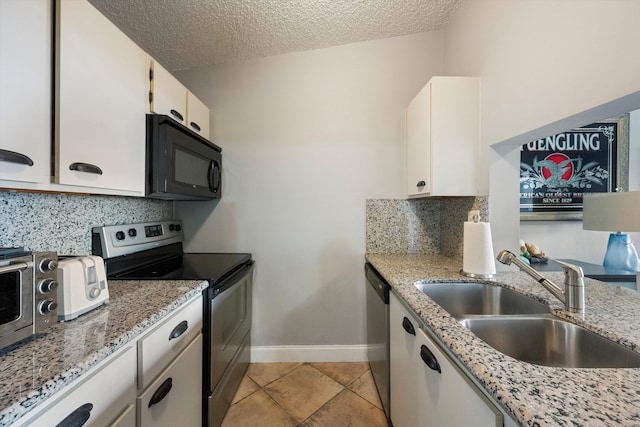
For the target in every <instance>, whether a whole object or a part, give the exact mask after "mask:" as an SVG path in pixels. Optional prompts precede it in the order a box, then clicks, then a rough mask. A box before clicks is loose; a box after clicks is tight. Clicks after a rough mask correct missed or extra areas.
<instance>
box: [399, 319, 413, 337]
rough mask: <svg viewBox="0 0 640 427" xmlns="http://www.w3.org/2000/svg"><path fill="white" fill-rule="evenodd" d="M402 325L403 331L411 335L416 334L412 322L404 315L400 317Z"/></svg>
mask: <svg viewBox="0 0 640 427" xmlns="http://www.w3.org/2000/svg"><path fill="white" fill-rule="evenodd" d="M402 327H403V328H404V330H405V331H407V333H408V334H411V335H415V334H416V330H415V329H414V327H413V324H412V323H411V320H409V319H407V318H406V317H405V318H404V319H402Z"/></svg>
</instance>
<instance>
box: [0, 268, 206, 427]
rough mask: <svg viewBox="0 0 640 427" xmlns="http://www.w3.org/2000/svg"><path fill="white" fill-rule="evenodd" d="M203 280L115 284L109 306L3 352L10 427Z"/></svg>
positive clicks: (3, 395)
mask: <svg viewBox="0 0 640 427" xmlns="http://www.w3.org/2000/svg"><path fill="white" fill-rule="evenodd" d="M207 285H208V283H207V282H206V281H204V282H203V281H198V280H171V281H157V280H140V281H132V280H122V281H116V280H113V281H109V303H108V304H107V305H104V306H102V307H100V308H97V309H95V310H93V311H91V312H89V313H86V314H84V315H82V316H80V317H78V318H77V319H74V320H72V321H69V322H64V323H57V324H56V325H54V326H53V327H52V328H51V329H49V330H48V331H47V333H46V334H42V335H39V336H36V337H33V338H30V339H29V340H26V341H25V342H23V343H19V344H16V345H14V346H11V347H8V348H6V349H4V350H2V352H0V426H8V425H11V424H12V423H13V422H15V421H16V420H18V419H19V418H20V417H22V416H23V415H25V414H26V413H28V412H29V411H31V410H32V409H34V408H35V407H36V406H37V405H38V404H39V403H42V402H43V401H45V400H46V399H47V398H48V397H50V396H51V395H53V394H54V393H56V392H57V391H59V390H61V389H62V388H63V387H65V386H66V385H68V384H69V383H71V382H72V381H73V380H75V379H76V378H78V377H79V376H81V375H82V374H83V373H85V372H87V371H88V370H89V369H90V368H91V367H93V366H94V365H96V364H97V363H99V362H101V361H102V360H104V359H105V358H106V357H108V356H109V355H110V354H112V353H114V352H115V351H117V350H118V349H120V348H122V347H123V346H125V345H126V344H127V343H129V342H131V341H132V340H135V339H136V338H137V337H138V336H139V335H140V334H142V333H144V332H145V331H147V330H148V329H149V328H150V327H151V326H153V325H154V324H155V323H157V322H158V321H160V320H162V319H163V318H165V317H166V316H167V315H168V314H170V313H171V312H172V311H174V310H175V309H176V308H178V307H180V306H182V305H183V304H184V303H185V302H187V301H189V300H190V299H192V298H194V297H196V296H197V295H200V294H201V293H202V290H203V289H205V288H206V287H207Z"/></svg>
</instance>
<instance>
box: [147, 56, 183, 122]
mask: <svg viewBox="0 0 640 427" xmlns="http://www.w3.org/2000/svg"><path fill="white" fill-rule="evenodd" d="M151 67H152V69H153V72H152V75H153V79H152V80H151V93H152V94H153V97H152V101H151V111H152V112H154V113H156V114H166V115H167V116H170V117H171V118H172V119H174V120H175V121H177V122H179V123H181V124H183V125H185V126H186V125H187V88H186V87H184V85H183V84H182V83H180V81H179V80H178V79H176V78H175V77H174V76H173V74H171V73H170V72H169V71H167V69H166V68H164V67H163V66H162V65H160V64H159V63H158V61H155V60H152V61H151Z"/></svg>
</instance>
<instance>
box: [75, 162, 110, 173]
mask: <svg viewBox="0 0 640 427" xmlns="http://www.w3.org/2000/svg"><path fill="white" fill-rule="evenodd" d="M69 170H72V171H78V172H86V173H93V174H96V175H102V169H100V168H99V167H98V166H96V165H92V164H91V163H71V164H70V165H69Z"/></svg>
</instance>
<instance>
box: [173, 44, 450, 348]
mask: <svg viewBox="0 0 640 427" xmlns="http://www.w3.org/2000/svg"><path fill="white" fill-rule="evenodd" d="M442 45H443V40H442V33H441V32H432V33H423V34H417V35H411V36H403V37H397V38H390V39H385V40H378V41H371V42H364V43H355V44H350V45H345V46H339V47H334V48H328V49H320V50H314V51H307V52H300V53H293V54H288V55H282V56H277V57H270V58H265V59H260V60H253V61H246V62H241V63H237V64H229V65H220V66H214V67H207V68H202V69H196V70H191V71H186V72H182V73H180V74H178V77H179V78H180V79H181V80H182V81H183V82H184V83H185V84H186V85H187V86H188V87H189V88H190V89H191V90H192V91H194V92H195V93H197V95H198V97H199V98H201V99H202V100H203V101H204V102H205V103H206V104H207V105H209V106H210V107H211V117H212V126H211V127H212V140H213V141H214V142H216V143H217V144H219V145H220V146H222V147H223V169H224V178H225V181H224V186H223V197H222V200H221V201H220V202H219V203H218V204H217V206H215V209H212V208H213V206H214V203H204V204H203V203H200V202H195V203H177V205H176V213H177V216H178V217H179V218H182V219H183V220H184V222H185V232H186V236H187V238H188V239H189V245H188V246H187V250H190V251H249V252H252V253H253V256H254V258H255V259H256V262H257V264H256V277H255V292H254V296H255V299H254V301H256V304H254V309H255V316H254V320H253V332H252V334H253V335H252V339H253V345H254V346H267V345H268V346H278V345H329V344H332V345H358V344H364V343H365V341H366V339H365V325H364V319H365V311H364V301H365V298H364V289H365V288H364V275H363V265H364V253H365V200H366V199H368V198H402V197H404V107H405V106H406V104H407V103H408V102H409V101H410V100H411V99H412V97H413V96H415V94H416V93H417V92H418V90H419V89H420V88H421V87H422V86H423V85H424V84H425V83H426V82H427V80H428V79H429V78H430V77H431V76H432V75H435V74H438V73H440V72H441V71H442ZM348 350H349V349H347V352H348ZM335 354H336V355H339V352H336V353H335ZM283 357H284V356H283ZM316 360H317V359H316Z"/></svg>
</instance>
